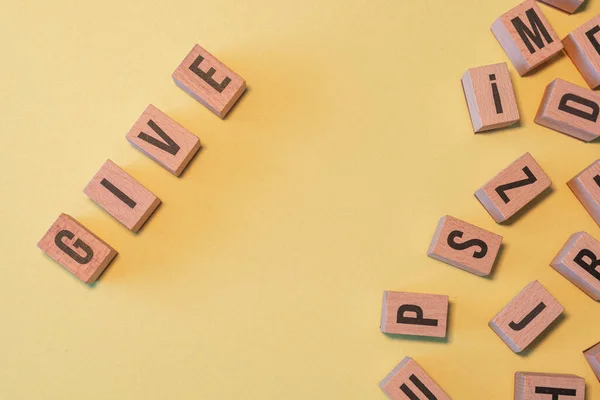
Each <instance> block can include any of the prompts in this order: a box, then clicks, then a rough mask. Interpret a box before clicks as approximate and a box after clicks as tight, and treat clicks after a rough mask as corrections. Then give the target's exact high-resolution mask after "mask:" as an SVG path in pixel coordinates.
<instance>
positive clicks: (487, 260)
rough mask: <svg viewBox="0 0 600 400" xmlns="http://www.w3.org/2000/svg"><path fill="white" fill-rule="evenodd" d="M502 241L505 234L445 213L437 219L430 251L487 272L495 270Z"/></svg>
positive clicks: (477, 271) (434, 255) (472, 270)
mask: <svg viewBox="0 0 600 400" xmlns="http://www.w3.org/2000/svg"><path fill="white" fill-rule="evenodd" d="M501 244H502V236H500V235H496V234H495V233H492V232H489V231H486V230H485V229H481V228H478V227H476V226H475V225H471V224H469V223H467V222H464V221H461V220H460V219H458V218H454V217H451V216H450V215H446V216H444V217H442V218H441V219H440V222H439V223H438V226H437V228H436V230H435V234H434V235H433V239H432V240H431V244H430V245H429V250H428V251H427V255H428V256H429V257H432V258H435V259H436V260H440V261H443V262H445V263H446V264H450V265H452V266H455V267H457V268H460V269H464V270H465V271H469V272H470V273H472V274H475V275H479V276H486V275H489V274H490V273H491V272H492V267H493V266H494V262H495V261H496V257H497V256H498V252H499V251H500V245H501Z"/></svg>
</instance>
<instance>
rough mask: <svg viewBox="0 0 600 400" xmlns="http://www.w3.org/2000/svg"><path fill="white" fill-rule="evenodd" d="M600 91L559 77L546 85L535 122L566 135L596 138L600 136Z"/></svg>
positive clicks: (585, 140)
mask: <svg viewBox="0 0 600 400" xmlns="http://www.w3.org/2000/svg"><path fill="white" fill-rule="evenodd" d="M599 104H600V94H597V93H596V92H594V91H592V90H590V89H586V88H582V87H580V86H577V85H574V84H572V83H570V82H567V81H563V80H562V79H555V80H554V81H553V82H552V83H550V84H549V85H548V86H547V87H546V91H545V92H544V98H543V99H542V103H541V104H540V107H539V109H538V112H537V115H536V116H535V122H536V123H537V124H539V125H542V126H545V127H546V128H550V129H554V130H555V131H558V132H562V133H564V134H566V135H569V136H572V137H574V138H577V139H580V140H583V141H584V142H589V141H592V140H594V139H596V138H598V136H600V124H598V113H599V112H600V107H599V106H598V105H599Z"/></svg>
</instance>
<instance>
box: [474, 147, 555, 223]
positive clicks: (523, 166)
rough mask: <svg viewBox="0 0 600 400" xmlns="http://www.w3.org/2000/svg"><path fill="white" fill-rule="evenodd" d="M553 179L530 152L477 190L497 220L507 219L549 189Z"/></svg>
mask: <svg viewBox="0 0 600 400" xmlns="http://www.w3.org/2000/svg"><path fill="white" fill-rule="evenodd" d="M551 184H552V182H551V181H550V178H548V175H546V174H545V173H544V171H543V170H542V167H540V165H539V164H538V163H537V162H536V161H535V159H534V158H533V157H532V156H531V154H529V153H525V154H523V155H522V156H521V157H519V158H518V159H517V160H515V161H514V162H513V163H512V164H510V165H509V166H508V167H506V168H505V169H503V170H502V171H501V172H500V173H499V174H498V175H496V176H495V177H494V178H492V179H491V180H490V181H488V182H487V183H486V184H485V185H483V187H482V188H481V189H479V190H478V191H476V192H475V197H477V199H478V200H479V201H480V202H481V204H482V205H483V206H484V207H485V209H486V210H487V212H488V213H490V215H491V216H492V217H493V218H494V220H496V222H499V223H500V222H504V221H506V220H507V219H509V218H510V217H512V216H513V215H515V214H516V213H517V211H519V210H520V209H522V208H523V207H525V206H526V205H527V204H528V203H529V202H530V201H532V200H533V199H534V198H536V197H537V196H538V195H540V194H541V193H542V192H543V191H544V190H546V189H548V188H549V187H550V185H551Z"/></svg>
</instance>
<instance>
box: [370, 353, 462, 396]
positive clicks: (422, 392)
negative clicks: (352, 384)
mask: <svg viewBox="0 0 600 400" xmlns="http://www.w3.org/2000/svg"><path fill="white" fill-rule="evenodd" d="M379 387H380V388H381V390H383V392H384V393H385V394H386V395H387V396H388V397H389V398H390V399H392V400H414V399H435V400H450V397H449V396H448V395H447V394H446V393H445V392H444V391H443V390H442V389H441V388H440V387H439V386H438V384H437V383H435V382H434V380H433V379H431V377H430V376H429V375H427V373H426V372H425V371H424V370H423V368H421V366H420V365H419V364H417V362H416V361H415V360H413V359H412V358H410V357H405V358H404V360H402V361H401V362H400V364H398V365H397V366H396V368H394V369H393V370H392V372H390V373H389V374H388V375H387V376H386V377H385V378H384V379H383V380H382V381H381V382H380V383H379Z"/></svg>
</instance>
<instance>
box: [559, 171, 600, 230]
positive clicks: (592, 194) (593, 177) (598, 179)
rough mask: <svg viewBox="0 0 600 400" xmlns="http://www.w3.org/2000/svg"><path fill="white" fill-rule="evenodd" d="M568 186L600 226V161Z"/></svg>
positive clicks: (582, 172)
mask: <svg viewBox="0 0 600 400" xmlns="http://www.w3.org/2000/svg"><path fill="white" fill-rule="evenodd" d="M567 186H569V188H570V189H571V191H572V192H573V193H574V194H575V196H576V197H577V198H578V199H579V201H580V202H581V204H583V207H585V209H586V210H587V212H588V213H589V214H590V215H591V216H592V218H594V221H596V223H597V224H598V225H599V226H600V160H596V161H594V162H593V163H592V165H590V166H589V167H587V168H586V169H584V170H583V171H581V172H580V173H579V174H578V175H577V176H575V177H574V178H573V179H571V180H570V181H569V182H567Z"/></svg>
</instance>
